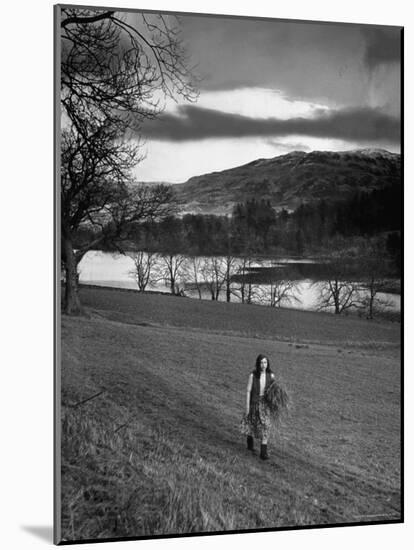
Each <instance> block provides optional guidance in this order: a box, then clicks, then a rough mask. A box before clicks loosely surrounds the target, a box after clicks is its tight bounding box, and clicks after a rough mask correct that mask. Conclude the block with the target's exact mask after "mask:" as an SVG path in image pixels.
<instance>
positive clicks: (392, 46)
mask: <svg viewBox="0 0 414 550" xmlns="http://www.w3.org/2000/svg"><path fill="white" fill-rule="evenodd" d="M361 28H362V29H363V34H364V36H365V40H366V49H365V63H366V65H367V67H368V68H369V69H370V70H373V69H375V68H376V67H377V66H378V65H381V64H383V63H400V61H401V29H400V28H399V27H388V28H387V27H365V28H364V27H361Z"/></svg>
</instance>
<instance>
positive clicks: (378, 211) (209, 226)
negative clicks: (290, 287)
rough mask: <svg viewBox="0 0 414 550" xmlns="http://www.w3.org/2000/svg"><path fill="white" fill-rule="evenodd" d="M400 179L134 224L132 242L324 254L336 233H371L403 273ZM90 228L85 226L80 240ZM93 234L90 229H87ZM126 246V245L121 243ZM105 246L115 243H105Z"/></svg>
mask: <svg viewBox="0 0 414 550" xmlns="http://www.w3.org/2000/svg"><path fill="white" fill-rule="evenodd" d="M401 220H402V189H401V185H396V184H394V185H392V186H389V187H385V188H382V189H378V190H374V191H371V192H361V191H358V192H355V193H354V194H353V195H352V196H351V197H349V198H348V199H345V200H344V199H342V200H337V201H334V202H332V201H329V202H328V201H326V200H319V201H313V202H311V203H308V204H302V205H301V206H300V207H298V208H297V209H296V210H295V211H293V212H288V211H287V210H281V211H280V212H276V211H275V209H274V208H273V207H272V206H271V204H270V202H269V201H266V200H255V199H252V200H249V201H246V202H244V203H240V204H237V205H235V207H234V209H233V212H232V215H231V216H229V217H227V216H216V215H203V214H186V215H184V216H183V217H178V216H172V215H171V216H168V217H166V218H165V219H163V220H162V221H159V222H151V223H144V224H139V225H135V226H133V227H131V228H130V232H129V240H128V246H130V247H131V246H132V247H133V248H135V249H137V250H143V251H151V252H162V253H170V254H186V255H192V256H211V255H228V254H232V255H240V256H243V255H246V254H250V255H262V256H274V255H275V254H277V255H287V256H300V257H303V256H304V257H310V256H318V255H319V256H323V255H327V254H329V252H331V251H332V250H333V248H334V247H335V246H336V245H335V243H337V242H338V238H341V242H345V243H347V245H348V246H349V247H355V246H358V242H360V241H361V240H362V239H367V238H369V239H371V240H374V241H375V243H376V247H377V249H378V250H379V251H380V253H381V254H384V255H386V256H387V257H388V258H389V259H390V260H391V264H392V265H393V270H395V275H397V276H400V274H401ZM89 233H90V230H89V229H87V228H82V229H81V230H80V231H79V232H78V235H77V240H78V242H79V243H81V242H82V241H83V239H84V238H86V237H87V236H88V235H87V234H89ZM89 237H90V235H89ZM123 246H125V245H123ZM101 249H103V250H108V251H109V250H113V245H110V244H109V243H108V244H105V243H104V244H103V246H102V247H101Z"/></svg>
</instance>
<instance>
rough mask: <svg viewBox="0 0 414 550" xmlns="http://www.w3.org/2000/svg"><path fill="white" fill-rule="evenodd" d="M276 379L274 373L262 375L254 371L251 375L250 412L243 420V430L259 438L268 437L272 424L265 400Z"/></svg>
mask: <svg viewBox="0 0 414 550" xmlns="http://www.w3.org/2000/svg"><path fill="white" fill-rule="evenodd" d="M273 380H274V374H273V373H269V372H265V373H263V374H262V375H261V376H260V377H258V376H256V374H255V372H254V371H253V372H252V373H251V374H250V377H249V383H248V388H250V407H249V414H248V415H244V416H243V418H242V421H241V432H242V434H244V435H251V436H253V437H256V438H257V439H267V438H268V437H269V431H270V426H271V416H270V409H269V406H268V405H267V403H266V400H265V393H266V390H267V388H268V387H269V386H270V384H271V383H272V382H273Z"/></svg>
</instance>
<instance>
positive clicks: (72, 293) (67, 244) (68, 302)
mask: <svg viewBox="0 0 414 550" xmlns="http://www.w3.org/2000/svg"><path fill="white" fill-rule="evenodd" d="M62 244H63V247H64V251H63V252H64V258H65V276H66V282H65V301H64V312H65V313H66V314H67V315H81V314H82V313H83V308H82V306H81V303H80V300H79V295H78V264H77V261H76V258H75V253H74V250H73V247H72V243H71V241H70V240H69V239H63V243H62Z"/></svg>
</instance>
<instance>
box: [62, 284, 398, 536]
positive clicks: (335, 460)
mask: <svg viewBox="0 0 414 550" xmlns="http://www.w3.org/2000/svg"><path fill="white" fill-rule="evenodd" d="M81 299H82V301H83V303H84V304H85V305H86V307H87V315H86V316H85V317H81V318H70V317H66V316H63V317H62V485H63V487H62V531H63V537H64V538H65V539H66V540H74V539H77V540H80V539H89V538H108V537H118V536H119V537H121V536H122V537H127V536H147V535H157V534H172V533H183V532H186V533H188V532H206V531H222V530H243V529H258V528H259V529H260V528H266V527H273V528H274V527H287V526H297V525H316V524H317V525H320V524H331V523H359V522H365V521H369V522H371V521H388V520H390V521H393V520H399V519H400V517H401V509H400V505H401V502H400V355H399V354H400V325H399V324H396V323H386V322H382V323H378V322H372V321H365V320H359V319H355V318H347V317H342V316H339V317H338V316H334V315H330V314H323V313H312V312H303V311H295V310H276V309H273V308H267V307H261V306H253V305H252V306H246V305H241V304H227V303H210V302H204V301H203V302H202V301H198V300H191V299H187V298H177V297H173V296H161V295H156V294H143V295H140V294H138V293H134V292H126V291H116V290H107V289H94V288H86V287H85V288H83V289H82V290H81ZM259 353H265V354H267V355H268V356H269V357H270V361H271V366H272V368H273V370H274V371H275V372H276V374H277V376H278V377H279V378H280V379H282V380H283V382H284V384H285V386H286V387H287V388H288V390H289V392H290V394H291V396H292V401H293V408H292V411H291V414H290V416H289V417H288V418H287V419H286V420H285V421H284V422H283V424H282V425H281V426H280V427H279V428H278V429H277V430H275V431H274V433H273V434H272V439H271V442H270V445H269V452H270V455H271V459H270V460H269V461H267V462H262V461H260V459H259V457H258V454H255V455H252V454H251V453H249V452H248V451H247V450H246V449H245V439H244V437H243V436H241V435H240V434H239V432H238V429H239V422H240V419H241V415H242V413H243V409H244V403H245V387H246V384H247V377H248V374H249V372H250V370H251V369H252V367H253V365H254V361H255V358H256V356H257V355H258V354H259ZM100 392H102V393H100ZM98 393H99V395H97V396H96V397H94V398H93V399H90V400H89V401H85V402H83V401H84V400H86V399H88V398H89V397H92V396H94V395H96V394H98Z"/></svg>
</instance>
